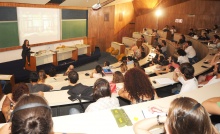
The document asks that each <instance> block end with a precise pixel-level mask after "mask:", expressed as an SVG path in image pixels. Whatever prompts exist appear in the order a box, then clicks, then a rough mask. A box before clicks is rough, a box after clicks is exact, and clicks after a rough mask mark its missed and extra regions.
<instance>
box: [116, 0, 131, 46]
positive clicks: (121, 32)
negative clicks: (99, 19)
mask: <svg viewBox="0 0 220 134" xmlns="http://www.w3.org/2000/svg"><path fill="white" fill-rule="evenodd" d="M134 22H135V13H134V8H133V4H132V2H128V3H124V4H118V5H115V22H114V41H116V42H120V43H121V42H122V37H124V36H127V37H131V36H132V33H133V32H134V31H135V24H134Z"/></svg>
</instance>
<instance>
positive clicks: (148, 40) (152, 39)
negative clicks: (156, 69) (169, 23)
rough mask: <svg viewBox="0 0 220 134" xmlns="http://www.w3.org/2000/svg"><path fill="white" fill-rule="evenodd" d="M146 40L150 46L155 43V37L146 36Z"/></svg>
mask: <svg viewBox="0 0 220 134" xmlns="http://www.w3.org/2000/svg"><path fill="white" fill-rule="evenodd" d="M144 38H145V40H146V41H147V43H148V45H152V43H153V42H154V38H155V36H153V35H144Z"/></svg>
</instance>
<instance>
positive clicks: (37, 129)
mask: <svg viewBox="0 0 220 134" xmlns="http://www.w3.org/2000/svg"><path fill="white" fill-rule="evenodd" d="M10 120H11V123H7V124H5V125H4V126H3V127H2V128H1V129H0V133H1V134H3V133H4V134H30V133H32V134H51V133H53V132H52V131H53V120H52V110H51V108H50V107H49V106H48V104H47V102H46V100H44V98H42V97H40V96H37V95H32V94H30V95H23V96H22V97H21V98H20V99H19V101H18V102H17V104H16V105H15V107H14V111H13V112H12V116H11V119H10ZM54 134H55V133H54Z"/></svg>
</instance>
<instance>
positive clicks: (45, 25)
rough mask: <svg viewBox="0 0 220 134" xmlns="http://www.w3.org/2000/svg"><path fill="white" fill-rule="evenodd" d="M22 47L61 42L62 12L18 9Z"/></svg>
mask: <svg viewBox="0 0 220 134" xmlns="http://www.w3.org/2000/svg"><path fill="white" fill-rule="evenodd" d="M17 16H18V30H19V41H20V45H22V44H23V41H24V40H25V39H28V40H29V41H30V44H35V43H42V42H50V41H57V40H60V10H59V9H52V8H50V9H49V8H26V7H17Z"/></svg>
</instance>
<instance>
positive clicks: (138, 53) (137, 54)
mask: <svg viewBox="0 0 220 134" xmlns="http://www.w3.org/2000/svg"><path fill="white" fill-rule="evenodd" d="M131 50H133V52H134V56H133V58H134V59H137V60H139V59H141V50H140V48H138V47H137V46H136V45H135V46H133V47H132V48H131ZM128 57H129V56H128ZM128 60H130V59H128ZM128 64H130V63H128Z"/></svg>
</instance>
